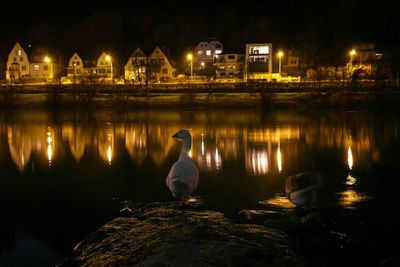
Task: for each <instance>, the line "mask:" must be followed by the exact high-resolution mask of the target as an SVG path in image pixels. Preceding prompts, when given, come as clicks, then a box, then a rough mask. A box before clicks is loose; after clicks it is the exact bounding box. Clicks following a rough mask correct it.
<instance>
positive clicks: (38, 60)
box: [29, 47, 64, 79]
mask: <svg viewBox="0 0 400 267" xmlns="http://www.w3.org/2000/svg"><path fill="white" fill-rule="evenodd" d="M63 68H64V60H63V57H62V56H61V55H60V54H59V53H58V52H55V51H51V50H50V49H47V48H45V47H36V48H35V49H33V51H32V54H31V57H30V63H29V69H30V76H31V77H32V78H34V79H54V78H59V77H60V76H61V72H62V70H63Z"/></svg>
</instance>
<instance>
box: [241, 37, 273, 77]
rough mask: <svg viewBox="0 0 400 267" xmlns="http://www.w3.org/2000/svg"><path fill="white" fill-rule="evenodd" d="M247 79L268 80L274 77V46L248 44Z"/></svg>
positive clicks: (269, 44) (268, 44)
mask: <svg viewBox="0 0 400 267" xmlns="http://www.w3.org/2000/svg"><path fill="white" fill-rule="evenodd" d="M244 73H245V79H247V80H268V81H271V80H272V79H273V75H272V44H271V43H263V44H246V60H245V72H244Z"/></svg>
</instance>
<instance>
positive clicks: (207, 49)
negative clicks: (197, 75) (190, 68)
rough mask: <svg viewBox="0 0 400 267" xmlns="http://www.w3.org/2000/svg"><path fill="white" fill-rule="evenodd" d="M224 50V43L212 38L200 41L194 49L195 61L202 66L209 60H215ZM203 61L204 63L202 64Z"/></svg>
mask: <svg viewBox="0 0 400 267" xmlns="http://www.w3.org/2000/svg"><path fill="white" fill-rule="evenodd" d="M223 52H224V47H223V46H222V44H221V43H220V42H219V41H218V40H216V39H212V40H210V41H203V42H200V43H199V44H198V45H197V46H196V48H195V49H194V55H193V57H194V61H195V63H196V64H197V65H199V66H201V65H204V64H205V63H207V62H213V61H215V59H216V58H218V56H219V55H220V54H222V53H223ZM202 63H203V64H202Z"/></svg>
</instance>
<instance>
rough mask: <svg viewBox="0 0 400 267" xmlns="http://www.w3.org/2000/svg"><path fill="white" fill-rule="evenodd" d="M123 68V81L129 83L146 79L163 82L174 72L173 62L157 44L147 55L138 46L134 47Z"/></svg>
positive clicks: (170, 77) (173, 75) (173, 74)
mask: <svg viewBox="0 0 400 267" xmlns="http://www.w3.org/2000/svg"><path fill="white" fill-rule="evenodd" d="M124 69H125V81H128V82H131V83H133V82H138V83H141V82H144V81H146V79H149V80H152V81H157V82H158V81H161V82H165V81H169V80H171V79H173V78H174V77H175V74H176V68H175V67H174V63H173V62H172V61H171V60H170V59H168V57H167V56H166V55H165V53H164V52H163V51H162V50H161V49H160V48H159V47H158V46H157V47H156V48H155V49H154V51H153V52H152V53H151V55H150V56H149V57H147V56H146V55H145V54H144V53H143V51H142V50H141V49H140V48H136V50H135V51H134V52H133V53H132V55H131V56H130V57H129V59H128V61H127V63H126V65H125V67H124Z"/></svg>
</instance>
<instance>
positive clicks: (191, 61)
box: [186, 53, 193, 79]
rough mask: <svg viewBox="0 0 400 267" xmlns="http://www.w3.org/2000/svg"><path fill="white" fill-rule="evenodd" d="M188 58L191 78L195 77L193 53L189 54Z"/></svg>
mask: <svg viewBox="0 0 400 267" xmlns="http://www.w3.org/2000/svg"><path fill="white" fill-rule="evenodd" d="M186 58H187V59H188V60H190V79H192V77H193V55H192V54H191V53H189V54H187V56H186Z"/></svg>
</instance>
